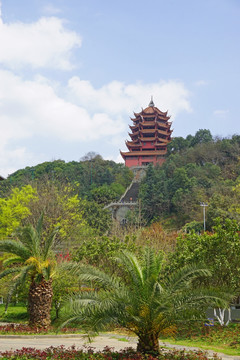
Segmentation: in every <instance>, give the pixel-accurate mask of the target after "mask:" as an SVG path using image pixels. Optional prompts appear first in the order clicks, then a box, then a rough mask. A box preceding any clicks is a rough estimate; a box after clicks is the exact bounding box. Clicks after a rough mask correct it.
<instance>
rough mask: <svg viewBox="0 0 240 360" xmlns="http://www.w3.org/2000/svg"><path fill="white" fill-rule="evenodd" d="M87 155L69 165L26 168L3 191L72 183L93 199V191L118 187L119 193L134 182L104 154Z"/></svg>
mask: <svg viewBox="0 0 240 360" xmlns="http://www.w3.org/2000/svg"><path fill="white" fill-rule="evenodd" d="M90 155H91V154H90ZM90 155H89V156H85V157H84V158H83V159H82V161H79V162H77V161H71V162H67V163H66V162H65V161H63V160H55V161H52V162H44V163H42V164H39V165H37V166H35V167H26V168H25V169H22V170H18V171H16V172H15V173H13V174H11V175H10V177H8V179H7V180H5V181H2V183H4V184H0V191H1V190H2V191H4V189H5V188H7V184H10V185H11V186H13V185H14V186H16V185H19V184H20V185H22V184H28V183H32V182H34V181H36V180H37V181H38V182H45V181H46V179H48V180H50V181H54V182H57V183H61V184H71V185H72V186H73V187H75V183H76V182H78V183H79V184H80V186H79V187H78V195H79V196H80V197H81V198H82V197H89V196H91V190H93V189H94V188H98V187H100V186H102V185H108V186H110V185H111V184H115V186H116V187H117V188H118V191H116V188H114V186H113V187H111V189H112V190H113V191H115V192H119V187H123V188H124V189H125V188H126V187H127V186H128V185H129V184H130V183H131V180H132V178H133V174H132V172H131V171H130V169H129V168H126V167H125V166H124V165H123V164H116V163H115V162H114V161H109V160H103V159H102V158H101V156H100V155H97V154H93V155H91V156H90ZM121 191H122V188H121Z"/></svg>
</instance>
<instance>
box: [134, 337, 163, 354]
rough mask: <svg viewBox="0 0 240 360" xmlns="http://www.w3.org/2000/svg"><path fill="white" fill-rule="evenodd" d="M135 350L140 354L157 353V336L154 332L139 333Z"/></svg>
mask: <svg viewBox="0 0 240 360" xmlns="http://www.w3.org/2000/svg"><path fill="white" fill-rule="evenodd" d="M137 351H139V352H140V353H142V354H151V355H158V354H159V342H158V336H157V334H155V333H154V332H150V333H145V334H141V335H139V337H138V344H137Z"/></svg>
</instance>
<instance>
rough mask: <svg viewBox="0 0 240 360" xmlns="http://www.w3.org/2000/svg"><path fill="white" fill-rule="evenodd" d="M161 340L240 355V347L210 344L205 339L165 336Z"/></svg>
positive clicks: (172, 343)
mask: <svg viewBox="0 0 240 360" xmlns="http://www.w3.org/2000/svg"><path fill="white" fill-rule="evenodd" d="M160 341H162V342H164V343H168V344H171V345H182V346H191V347H197V348H200V349H203V350H212V351H215V352H218V353H223V354H225V355H233V356H235V355H238V356H239V355H240V349H232V348H230V347H229V346H228V345H220V344H208V343H206V341H204V340H190V339H189V340H174V339H173V338H164V339H160ZM166 347H167V345H166Z"/></svg>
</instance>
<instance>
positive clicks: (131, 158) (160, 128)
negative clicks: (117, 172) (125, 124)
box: [120, 99, 172, 167]
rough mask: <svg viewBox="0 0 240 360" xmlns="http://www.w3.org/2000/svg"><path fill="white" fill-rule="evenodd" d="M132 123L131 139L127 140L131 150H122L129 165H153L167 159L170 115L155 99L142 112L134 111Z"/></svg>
mask: <svg viewBox="0 0 240 360" xmlns="http://www.w3.org/2000/svg"><path fill="white" fill-rule="evenodd" d="M134 116H135V117H134V118H131V120H132V121H133V125H130V126H129V127H130V129H131V133H129V136H130V138H131V141H126V145H127V148H128V150H129V151H127V152H122V151H120V153H121V155H122V157H123V159H124V161H125V165H126V166H127V167H133V166H145V165H148V164H150V163H152V164H153V165H157V164H160V165H162V163H163V162H164V161H165V156H166V153H167V145H168V143H169V142H170V141H171V134H172V130H171V129H170V128H171V125H172V123H171V122H170V121H169V119H170V116H168V115H167V111H166V112H162V111H161V110H159V109H158V108H157V107H155V105H154V102H153V100H152V99H151V102H150V104H149V105H148V107H147V108H146V109H144V110H142V111H141V112H140V113H134Z"/></svg>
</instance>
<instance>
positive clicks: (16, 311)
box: [0, 304, 28, 323]
mask: <svg viewBox="0 0 240 360" xmlns="http://www.w3.org/2000/svg"><path fill="white" fill-rule="evenodd" d="M27 319H28V314H27V308H26V305H23V304H16V305H9V307H8V310H7V313H6V314H5V305H4V304H0V322H15V323H23V322H26V321H27Z"/></svg>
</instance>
